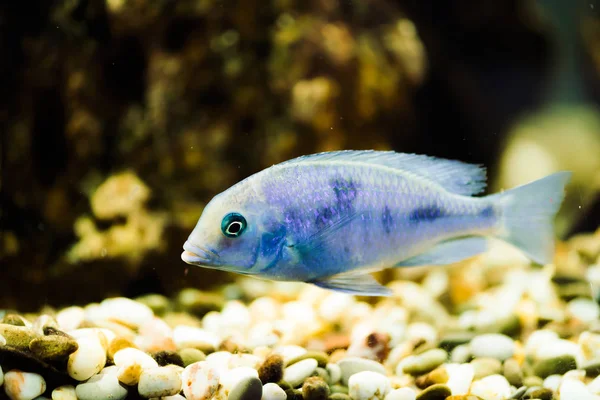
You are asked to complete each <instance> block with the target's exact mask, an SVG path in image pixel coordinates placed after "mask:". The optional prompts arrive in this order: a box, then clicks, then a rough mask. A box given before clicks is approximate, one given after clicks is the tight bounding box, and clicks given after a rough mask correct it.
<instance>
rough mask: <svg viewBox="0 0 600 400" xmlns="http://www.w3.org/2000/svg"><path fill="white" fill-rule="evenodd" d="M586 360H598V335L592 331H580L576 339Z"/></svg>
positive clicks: (599, 352)
mask: <svg viewBox="0 0 600 400" xmlns="http://www.w3.org/2000/svg"><path fill="white" fill-rule="evenodd" d="M577 343H579V346H580V347H581V352H582V353H583V357H584V358H585V359H586V360H600V335H599V334H597V333H592V332H588V331H585V332H581V335H579V339H578V340H577Z"/></svg>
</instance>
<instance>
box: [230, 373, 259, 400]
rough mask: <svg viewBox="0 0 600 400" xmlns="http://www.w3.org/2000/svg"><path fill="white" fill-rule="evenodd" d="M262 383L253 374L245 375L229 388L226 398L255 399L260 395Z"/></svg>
mask: <svg viewBox="0 0 600 400" xmlns="http://www.w3.org/2000/svg"><path fill="white" fill-rule="evenodd" d="M262 390H263V387H262V383H261V382H260V379H258V378H257V377H255V376H246V377H244V378H242V379H240V380H239V381H237V383H236V384H235V385H234V386H233V387H232V388H231V391H230V392H229V397H228V400H257V399H260V398H261V397H262Z"/></svg>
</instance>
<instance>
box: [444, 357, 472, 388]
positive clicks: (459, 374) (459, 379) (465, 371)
mask: <svg viewBox="0 0 600 400" xmlns="http://www.w3.org/2000/svg"><path fill="white" fill-rule="evenodd" d="M446 369H447V371H448V381H447V382H446V385H447V386H448V387H449V388H450V391H451V392H452V394H453V395H461V394H467V393H469V388H470V387H471V383H472V382H473V379H474V377H475V368H474V367H473V365H472V364H460V365H457V366H455V367H454V368H450V366H446Z"/></svg>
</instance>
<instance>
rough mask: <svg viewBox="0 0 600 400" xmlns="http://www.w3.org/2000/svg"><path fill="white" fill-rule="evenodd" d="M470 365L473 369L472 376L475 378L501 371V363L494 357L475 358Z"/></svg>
mask: <svg viewBox="0 0 600 400" xmlns="http://www.w3.org/2000/svg"><path fill="white" fill-rule="evenodd" d="M471 365H472V366H473V369H474V370H475V377H474V378H473V379H475V380H477V379H481V378H485V377H486V376H490V375H495V374H499V373H500V371H502V363H501V362H500V361H499V360H497V359H495V358H488V357H482V358H476V359H474V360H472V361H471Z"/></svg>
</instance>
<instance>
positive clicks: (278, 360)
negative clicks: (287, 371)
mask: <svg viewBox="0 0 600 400" xmlns="http://www.w3.org/2000/svg"><path fill="white" fill-rule="evenodd" d="M258 377H259V378H260V380H261V381H262V382H263V383H276V382H279V381H280V380H281V379H282V378H283V357H281V356H280V355H279V354H271V355H269V356H268V357H267V358H266V359H265V361H264V362H263V363H262V365H261V366H260V367H259V368H258Z"/></svg>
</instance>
